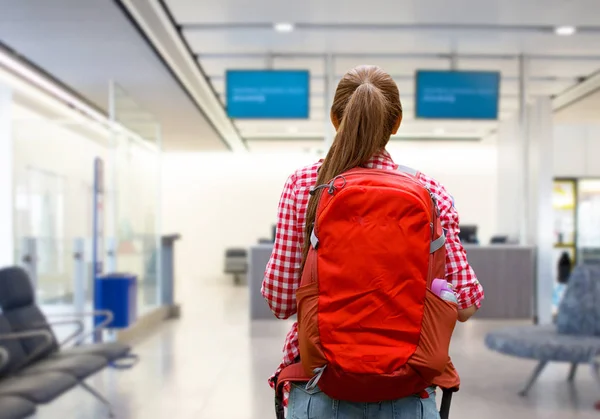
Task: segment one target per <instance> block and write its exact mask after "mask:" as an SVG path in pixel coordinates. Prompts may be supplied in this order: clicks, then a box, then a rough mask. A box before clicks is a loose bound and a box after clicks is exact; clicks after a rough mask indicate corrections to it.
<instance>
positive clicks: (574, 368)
mask: <svg viewBox="0 0 600 419" xmlns="http://www.w3.org/2000/svg"><path fill="white" fill-rule="evenodd" d="M578 365H579V364H577V362H573V363H572V364H571V369H570V370H569V376H568V377H567V380H568V381H569V382H570V383H572V382H573V380H575V374H577V366H578Z"/></svg>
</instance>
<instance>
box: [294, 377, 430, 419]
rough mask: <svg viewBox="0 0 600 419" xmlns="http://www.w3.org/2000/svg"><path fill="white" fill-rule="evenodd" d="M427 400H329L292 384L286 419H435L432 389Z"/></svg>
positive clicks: (317, 390) (301, 385)
mask: <svg viewBox="0 0 600 419" xmlns="http://www.w3.org/2000/svg"><path fill="white" fill-rule="evenodd" d="M427 392H428V393H429V398H428V399H421V398H420V397H418V396H410V397H405V398H403V399H398V400H393V401H387V402H380V403H352V402H344V401H339V400H333V399H330V398H329V397H328V396H327V395H326V394H325V393H323V392H322V391H321V390H319V388H318V387H317V388H315V389H313V390H310V391H307V390H306V389H305V386H304V384H298V385H296V384H292V391H291V393H290V399H289V403H288V411H287V419H439V418H440V414H439V412H438V410H437V405H436V402H435V389H434V388H428V389H427Z"/></svg>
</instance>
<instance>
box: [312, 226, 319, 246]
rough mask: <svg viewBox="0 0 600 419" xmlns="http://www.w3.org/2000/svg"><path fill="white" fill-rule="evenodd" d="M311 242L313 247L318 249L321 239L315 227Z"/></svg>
mask: <svg viewBox="0 0 600 419" xmlns="http://www.w3.org/2000/svg"><path fill="white" fill-rule="evenodd" d="M310 244H311V245H312V247H313V249H316V248H317V246H318V245H319V239H318V238H317V235H316V234H315V229H314V228H313V230H312V232H311V233H310Z"/></svg>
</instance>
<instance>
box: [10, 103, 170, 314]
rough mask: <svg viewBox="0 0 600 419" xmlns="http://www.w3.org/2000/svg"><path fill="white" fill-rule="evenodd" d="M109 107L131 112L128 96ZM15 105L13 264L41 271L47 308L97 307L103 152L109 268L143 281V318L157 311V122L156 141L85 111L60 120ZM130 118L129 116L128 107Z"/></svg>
mask: <svg viewBox="0 0 600 419" xmlns="http://www.w3.org/2000/svg"><path fill="white" fill-rule="evenodd" d="M113 94H114V93H113ZM119 94H120V95H122V97H124V93H123V92H121V93H119ZM112 103H115V104H118V103H121V109H123V108H124V107H123V105H122V104H123V103H124V102H123V101H122V102H119V101H118V100H114V98H113V101H112ZM14 108H15V112H14V118H13V124H12V127H13V128H12V129H13V144H14V146H13V149H14V151H13V152H14V172H15V175H14V194H15V200H14V202H15V205H14V220H15V261H16V263H17V264H19V265H22V266H25V267H26V269H30V270H34V272H32V273H33V275H32V276H33V277H34V281H35V283H34V285H35V287H36V293H37V298H38V301H39V302H40V303H41V304H42V305H43V307H44V310H46V311H53V310H54V311H62V310H72V309H73V306H75V308H76V309H77V310H80V311H83V310H89V309H90V308H91V306H92V301H93V300H92V298H93V278H94V273H93V267H92V247H93V246H92V239H93V214H94V161H95V160H96V159H97V158H99V159H101V160H102V162H103V165H104V185H105V193H104V199H103V207H104V211H103V216H102V221H103V225H104V229H103V237H101V239H102V240H100V241H99V243H104V244H105V246H106V248H105V249H104V255H103V260H104V273H110V272H126V273H131V274H134V275H136V276H137V277H138V280H139V285H138V298H139V302H138V314H139V315H143V314H144V313H146V312H148V311H149V310H152V309H153V308H155V307H157V306H158V305H159V304H160V300H159V297H158V296H159V295H160V280H159V278H160V275H159V273H160V257H159V252H160V247H159V243H160V237H159V236H160V225H159V223H158V220H159V219H160V212H159V196H158V191H159V176H160V140H159V129H158V125H157V124H156V123H154V122H153V131H152V132H153V137H151V138H150V137H148V135H147V134H146V137H145V138H144V137H141V136H140V134H139V133H138V132H136V131H133V130H131V129H120V128H119V129H117V128H110V127H107V126H102V125H100V124H99V123H96V122H93V121H91V120H87V119H84V118H83V117H78V118H66V119H65V118H63V119H55V118H49V117H48V116H47V115H41V114H39V113H36V112H34V111H32V110H29V109H27V108H24V107H20V106H18V105H15V106H14ZM115 108H116V109H119V107H118V106H116V107H115ZM125 116H131V114H127V113H126V112H125V111H123V117H125ZM113 119H114V120H117V119H116V118H113ZM119 122H120V123H121V125H125V124H124V123H123V122H124V121H122V120H121V121H119ZM125 127H126V125H125ZM126 128H127V127H126Z"/></svg>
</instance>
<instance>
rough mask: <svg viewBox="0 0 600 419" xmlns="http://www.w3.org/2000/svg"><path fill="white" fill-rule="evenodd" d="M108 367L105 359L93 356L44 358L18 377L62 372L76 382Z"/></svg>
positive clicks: (21, 372)
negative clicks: (72, 377) (73, 378)
mask: <svg viewBox="0 0 600 419" xmlns="http://www.w3.org/2000/svg"><path fill="white" fill-rule="evenodd" d="M106 365H108V361H107V360H106V358H103V357H101V356H95V355H77V356H65V357H58V358H54V357H51V358H46V359H43V360H41V361H39V362H36V363H35V364H33V365H31V366H29V367H27V368H25V369H23V370H22V371H20V372H19V375H26V376H29V375H33V374H40V373H46V372H63V373H66V374H69V375H72V376H74V377H75V378H77V379H78V380H84V379H86V378H87V377H89V376H91V375H93V374H95V373H97V372H98V371H100V370H101V369H102V368H104V367H106Z"/></svg>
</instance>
